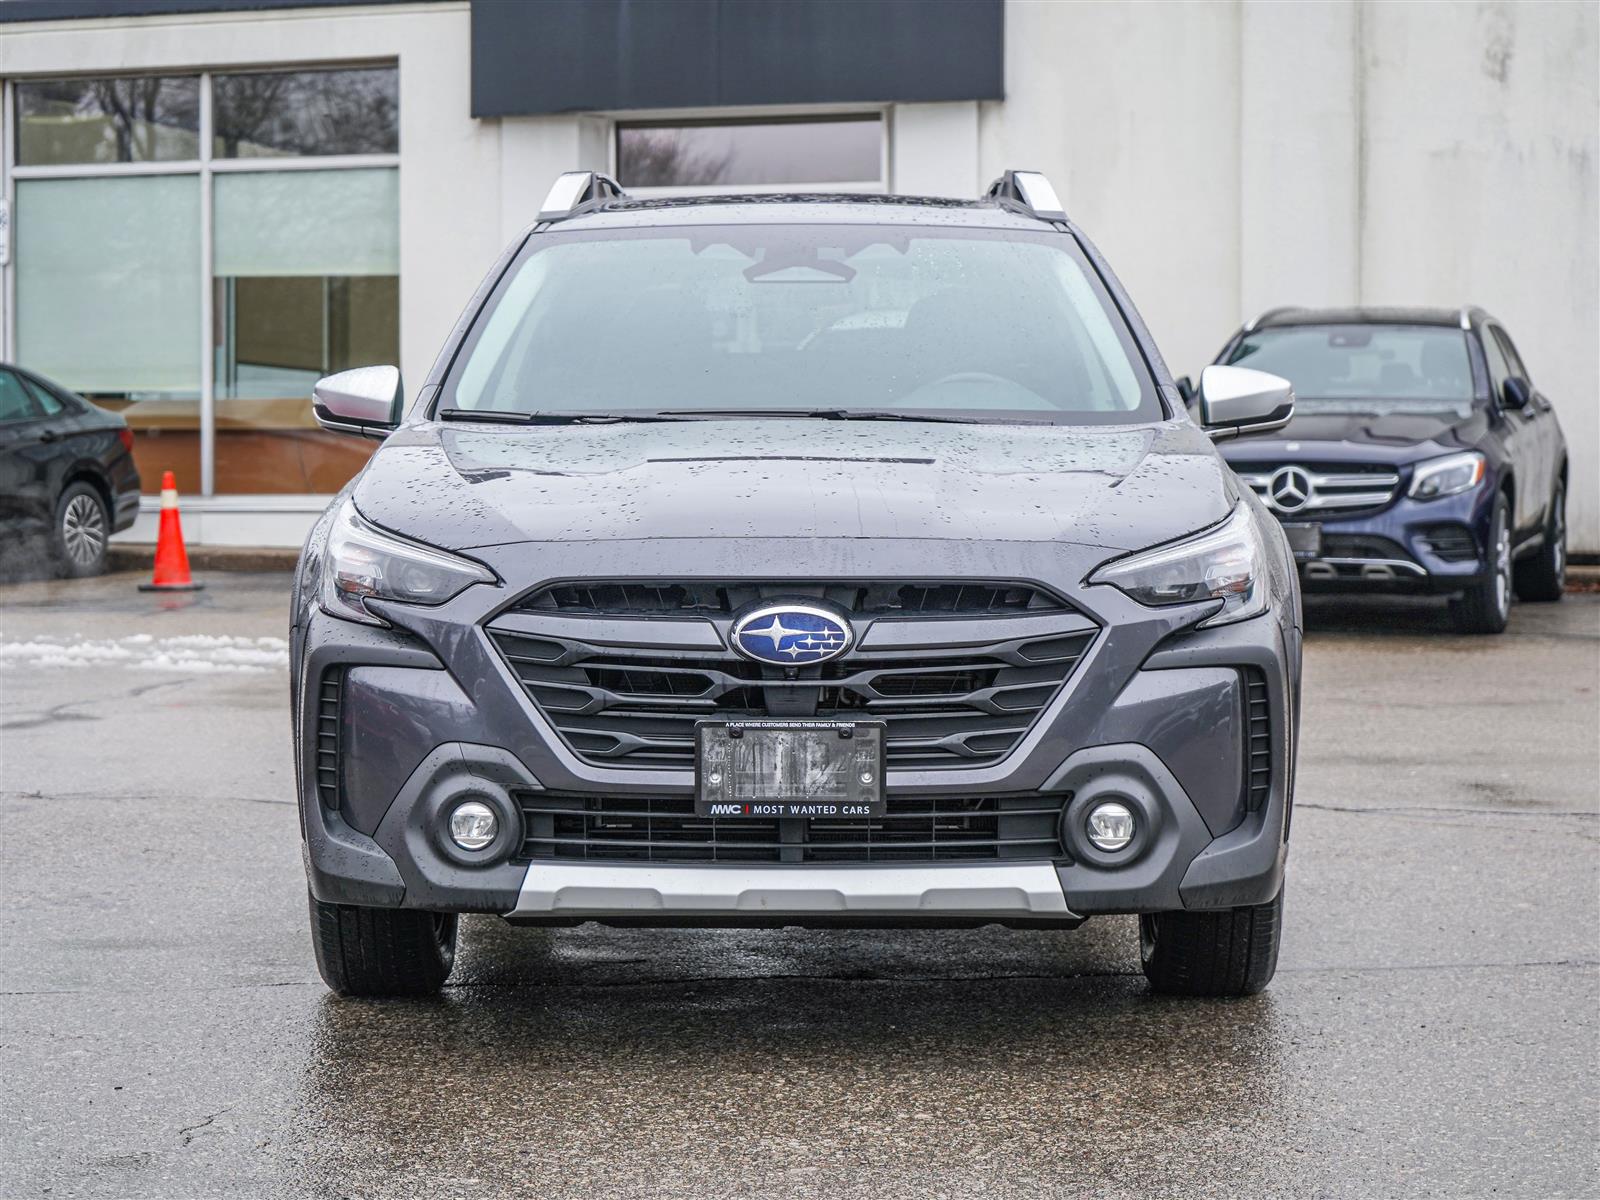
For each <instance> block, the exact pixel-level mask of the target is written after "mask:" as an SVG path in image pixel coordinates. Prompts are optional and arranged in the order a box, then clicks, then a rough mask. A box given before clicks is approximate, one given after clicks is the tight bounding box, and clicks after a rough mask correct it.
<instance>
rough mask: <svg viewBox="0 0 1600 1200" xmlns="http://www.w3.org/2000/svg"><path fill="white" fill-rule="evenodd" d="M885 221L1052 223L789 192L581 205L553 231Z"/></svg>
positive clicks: (921, 199) (998, 211)
mask: <svg viewBox="0 0 1600 1200" xmlns="http://www.w3.org/2000/svg"><path fill="white" fill-rule="evenodd" d="M740 222H747V223H760V224H774V225H777V224H790V223H793V224H835V223H836V224H884V225H965V226H971V227H976V228H984V229H1033V230H1039V229H1053V228H1055V227H1056V225H1055V223H1053V222H1050V221H1045V220H1041V219H1040V218H1038V217H1035V216H1032V215H1030V214H1028V213H1025V212H1022V211H1020V210H1017V209H1013V208H1009V207H1006V206H1003V205H1001V204H999V203H997V202H995V201H993V200H948V199H944V198H941V197H937V196H889V195H882V194H878V193H866V194H859V195H841V194H839V193H833V192H829V193H807V192H790V193H780V194H775V195H749V196H741V195H726V196H663V197H652V198H648V199H646V198H638V197H634V198H623V199H619V200H610V201H607V202H605V203H604V204H599V205H595V206H593V207H588V208H585V209H584V210H583V211H581V212H578V213H575V214H574V215H572V216H570V217H566V218H563V219H561V220H559V221H556V222H554V223H553V224H552V225H551V229H552V230H562V231H566V230H575V231H576V230H598V229H618V228H634V227H639V226H646V225H662V226H666V225H729V224H737V223H740Z"/></svg>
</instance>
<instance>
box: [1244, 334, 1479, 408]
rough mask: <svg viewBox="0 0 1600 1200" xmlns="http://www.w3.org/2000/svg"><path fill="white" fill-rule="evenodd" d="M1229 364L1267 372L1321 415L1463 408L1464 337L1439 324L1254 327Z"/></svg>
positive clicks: (1466, 383)
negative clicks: (1371, 406) (1371, 405)
mask: <svg viewBox="0 0 1600 1200" xmlns="http://www.w3.org/2000/svg"><path fill="white" fill-rule="evenodd" d="M1228 362H1229V364H1230V365H1232V366H1238V367H1253V368H1255V369H1256V370H1258V371H1270V372H1271V373H1272V374H1274V375H1281V376H1283V377H1284V378H1285V379H1287V380H1289V381H1290V382H1291V383H1293V384H1294V390H1295V397H1296V399H1297V400H1298V401H1299V402H1301V403H1302V404H1305V405H1307V406H1309V407H1313V408H1315V407H1321V408H1325V409H1337V408H1350V407H1363V408H1365V407H1368V406H1367V405H1364V404H1363V405H1359V406H1355V405H1352V404H1351V403H1350V402H1351V401H1376V402H1379V407H1382V408H1385V409H1389V408H1416V407H1422V408H1440V407H1445V408H1455V407H1463V406H1465V407H1470V406H1471V404H1472V397H1473V384H1472V365H1471V362H1470V360H1469V359H1468V357H1467V338H1466V334H1465V333H1463V332H1462V331H1461V330H1459V329H1450V328H1446V327H1444V326H1439V325H1299V326H1289V327H1285V328H1277V329H1259V330H1256V331H1255V332H1253V333H1248V334H1246V335H1245V336H1244V338H1243V339H1242V340H1241V341H1240V342H1239V344H1238V346H1236V347H1235V348H1234V351H1233V353H1232V354H1231V355H1230V356H1229V358H1228Z"/></svg>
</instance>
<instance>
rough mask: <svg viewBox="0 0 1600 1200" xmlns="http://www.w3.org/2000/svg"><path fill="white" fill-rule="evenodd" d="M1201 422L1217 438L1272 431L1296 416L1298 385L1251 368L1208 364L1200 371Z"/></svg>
mask: <svg viewBox="0 0 1600 1200" xmlns="http://www.w3.org/2000/svg"><path fill="white" fill-rule="evenodd" d="M1199 396H1200V424H1201V426H1202V427H1203V428H1204V429H1205V431H1206V432H1207V433H1209V434H1210V435H1211V437H1212V440H1213V441H1221V440H1222V439H1223V438H1231V437H1237V436H1239V435H1240V434H1242V433H1270V432H1272V431H1273V430H1274V429H1282V428H1283V427H1284V426H1285V425H1287V424H1288V423H1289V418H1290V417H1292V416H1294V385H1293V384H1291V383H1290V382H1289V381H1288V380H1287V379H1283V378H1281V377H1279V376H1277V375H1268V374H1267V373H1266V372H1265V371H1252V370H1250V368H1248V367H1207V368H1206V369H1205V370H1204V371H1201V372H1200V391H1199Z"/></svg>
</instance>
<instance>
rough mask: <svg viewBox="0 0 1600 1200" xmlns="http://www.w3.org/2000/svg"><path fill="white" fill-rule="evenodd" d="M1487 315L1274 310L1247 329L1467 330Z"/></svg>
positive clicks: (1456, 311)
mask: <svg viewBox="0 0 1600 1200" xmlns="http://www.w3.org/2000/svg"><path fill="white" fill-rule="evenodd" d="M1485 315H1486V314H1485V313H1484V312H1483V310H1481V309H1478V308H1472V307H1467V308H1275V309H1272V310H1271V311H1270V312H1266V313H1263V314H1262V315H1261V316H1259V317H1257V318H1256V319H1255V320H1254V321H1252V322H1250V324H1249V325H1247V326H1246V328H1247V329H1251V330H1254V329H1271V328H1276V327H1278V326H1283V325H1450V326H1454V327H1457V328H1464V327H1465V325H1464V324H1463V318H1466V320H1467V323H1471V322H1475V321H1477V320H1479V319H1482V318H1483V317H1484V316H1485Z"/></svg>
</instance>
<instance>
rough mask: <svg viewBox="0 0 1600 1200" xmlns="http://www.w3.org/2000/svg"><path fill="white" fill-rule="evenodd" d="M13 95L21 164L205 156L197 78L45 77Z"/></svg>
mask: <svg viewBox="0 0 1600 1200" xmlns="http://www.w3.org/2000/svg"><path fill="white" fill-rule="evenodd" d="M16 94H17V165H18V166H21V167H35V166H40V167H42V166H58V165H64V164H68V163H145V162H176V161H193V160H194V159H197V158H199V157H200V77H199V76H198V75H147V76H141V77H139V78H132V79H128V78H115V79H45V80H36V81H33V82H24V83H19V84H17V93H16Z"/></svg>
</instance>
